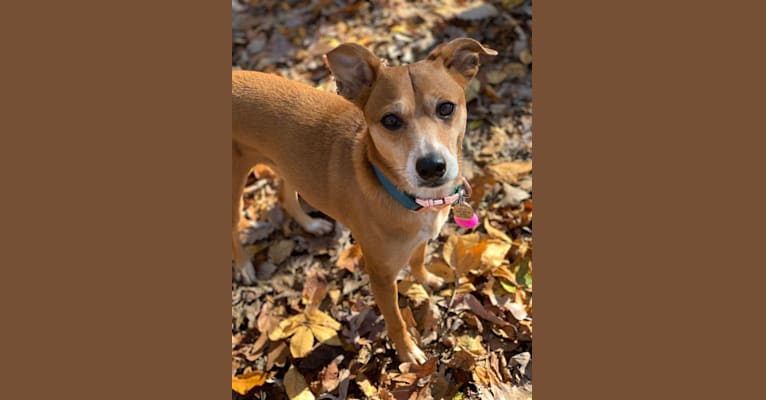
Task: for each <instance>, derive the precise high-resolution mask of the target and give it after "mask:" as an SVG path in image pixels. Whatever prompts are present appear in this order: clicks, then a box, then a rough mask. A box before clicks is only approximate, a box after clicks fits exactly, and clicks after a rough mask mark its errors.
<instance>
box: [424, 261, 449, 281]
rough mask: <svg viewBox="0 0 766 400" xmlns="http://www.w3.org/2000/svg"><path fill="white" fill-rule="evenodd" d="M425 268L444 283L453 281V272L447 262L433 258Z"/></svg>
mask: <svg viewBox="0 0 766 400" xmlns="http://www.w3.org/2000/svg"><path fill="white" fill-rule="evenodd" d="M426 269H428V271H430V272H431V273H433V274H434V275H436V276H438V277H439V278H441V279H442V280H443V281H444V283H452V282H455V274H454V273H453V272H452V268H451V267H450V266H449V264H447V263H446V262H444V260H433V261H431V263H430V264H429V265H427V266H426Z"/></svg>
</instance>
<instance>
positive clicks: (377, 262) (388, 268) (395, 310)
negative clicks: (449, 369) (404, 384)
mask: <svg viewBox="0 0 766 400" xmlns="http://www.w3.org/2000/svg"><path fill="white" fill-rule="evenodd" d="M362 254H364V262H365V265H366V267H365V269H366V270H367V273H368V275H369V276H370V287H371V288H372V294H373V296H375V302H376V303H377V304H378V308H379V309H380V312H381V313H382V314H383V319H384V320H385V321H386V330H387V331H388V337H390V338H391V340H392V341H393V342H394V347H396V353H397V355H398V356H399V359H400V360H401V361H403V362H415V363H418V364H423V363H424V362H426V355H425V353H423V350H421V349H420V348H419V347H418V346H417V345H416V344H415V342H414V341H413V340H412V338H411V337H410V335H409V333H408V332H407V325H406V324H405V323H404V319H403V318H402V313H401V311H400V310H399V293H398V291H397V285H396V275H397V273H398V272H399V270H400V269H401V266H399V265H397V264H396V263H392V262H391V260H383V259H376V258H375V257H370V256H369V255H367V253H365V252H364V248H362Z"/></svg>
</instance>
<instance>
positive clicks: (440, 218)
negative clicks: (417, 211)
mask: <svg viewBox="0 0 766 400" xmlns="http://www.w3.org/2000/svg"><path fill="white" fill-rule="evenodd" d="M422 215H423V218H422V221H423V224H422V225H421V227H420V231H419V232H418V239H419V240H428V239H436V237H437V236H439V232H441V230H442V226H444V223H445V222H447V218H448V217H449V207H446V208H444V209H442V210H439V211H438V212H428V211H426V212H425V213H423V214H422Z"/></svg>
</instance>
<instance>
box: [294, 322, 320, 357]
mask: <svg viewBox="0 0 766 400" xmlns="http://www.w3.org/2000/svg"><path fill="white" fill-rule="evenodd" d="M313 347H314V335H312V334H311V329H309V328H307V327H305V326H303V325H301V326H299V327H298V329H296V330H295V334H294V335H293V337H292V338H291V339H290V354H292V356H293V358H303V357H306V356H307V355H308V354H309V353H311V349H312V348H313Z"/></svg>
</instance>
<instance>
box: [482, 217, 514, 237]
mask: <svg viewBox="0 0 766 400" xmlns="http://www.w3.org/2000/svg"><path fill="white" fill-rule="evenodd" d="M484 229H485V230H486V231H487V233H488V234H489V236H492V237H495V238H497V239H500V240H502V241H504V242H507V243H512V242H513V240H511V238H510V237H509V236H508V235H507V234H506V233H505V232H503V231H501V230H500V229H497V228H495V227H494V226H492V224H490V223H489V218H485V219H484Z"/></svg>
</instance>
